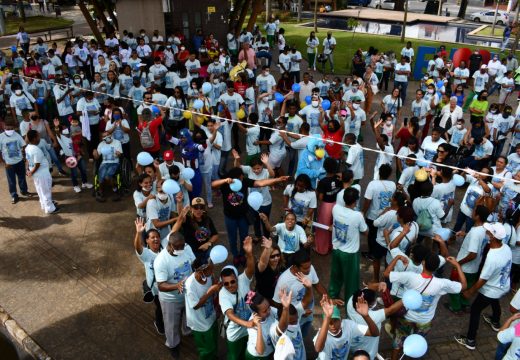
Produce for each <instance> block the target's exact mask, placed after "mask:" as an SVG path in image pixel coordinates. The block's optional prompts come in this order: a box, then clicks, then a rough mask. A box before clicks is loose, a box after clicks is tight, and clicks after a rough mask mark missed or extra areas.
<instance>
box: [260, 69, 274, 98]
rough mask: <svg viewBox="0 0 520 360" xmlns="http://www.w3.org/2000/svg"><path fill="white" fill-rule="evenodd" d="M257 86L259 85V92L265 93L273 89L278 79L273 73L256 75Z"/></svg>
mask: <svg viewBox="0 0 520 360" xmlns="http://www.w3.org/2000/svg"><path fill="white" fill-rule="evenodd" d="M256 86H258V93H259V94H263V93H266V92H269V91H271V90H272V89H273V87H274V86H276V80H275V79H274V77H273V75H271V74H267V75H264V74H260V75H258V76H257V77H256Z"/></svg>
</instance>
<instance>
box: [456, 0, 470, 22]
mask: <svg viewBox="0 0 520 360" xmlns="http://www.w3.org/2000/svg"><path fill="white" fill-rule="evenodd" d="M467 7H468V0H461V1H460V8H459V13H458V15H457V17H458V18H459V19H464V18H465V17H466V8H467Z"/></svg>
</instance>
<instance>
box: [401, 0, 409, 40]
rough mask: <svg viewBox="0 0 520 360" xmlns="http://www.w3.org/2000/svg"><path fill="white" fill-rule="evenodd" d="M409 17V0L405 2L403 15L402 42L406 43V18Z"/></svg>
mask: <svg viewBox="0 0 520 360" xmlns="http://www.w3.org/2000/svg"><path fill="white" fill-rule="evenodd" d="M407 17H408V0H406V2H405V3H404V17H403V29H402V30H401V42H402V43H404V37H405V33H406V19H407Z"/></svg>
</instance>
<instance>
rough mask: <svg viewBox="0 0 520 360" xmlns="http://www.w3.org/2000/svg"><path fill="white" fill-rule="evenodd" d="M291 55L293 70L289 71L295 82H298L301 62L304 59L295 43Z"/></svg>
mask: <svg viewBox="0 0 520 360" xmlns="http://www.w3.org/2000/svg"><path fill="white" fill-rule="evenodd" d="M289 55H290V57H291V71H290V73H289V77H290V78H291V79H292V80H293V82H294V83H295V84H297V83H299V82H300V63H301V61H302V54H301V53H300V52H299V51H298V49H296V47H295V46H294V45H293V46H292V47H291V52H290V53H289Z"/></svg>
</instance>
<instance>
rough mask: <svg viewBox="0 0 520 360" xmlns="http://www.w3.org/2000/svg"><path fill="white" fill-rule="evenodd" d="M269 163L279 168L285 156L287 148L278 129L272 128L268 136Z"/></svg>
mask: <svg viewBox="0 0 520 360" xmlns="http://www.w3.org/2000/svg"><path fill="white" fill-rule="evenodd" d="M269 142H270V143H271V144H270V145H269V164H270V165H271V166H272V167H273V168H279V167H280V166H281V164H282V161H283V159H284V158H285V154H286V153H287V150H286V149H285V142H284V141H283V138H282V137H281V136H280V132H279V131H278V130H274V131H273V132H272V134H271V137H270V138H269Z"/></svg>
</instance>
